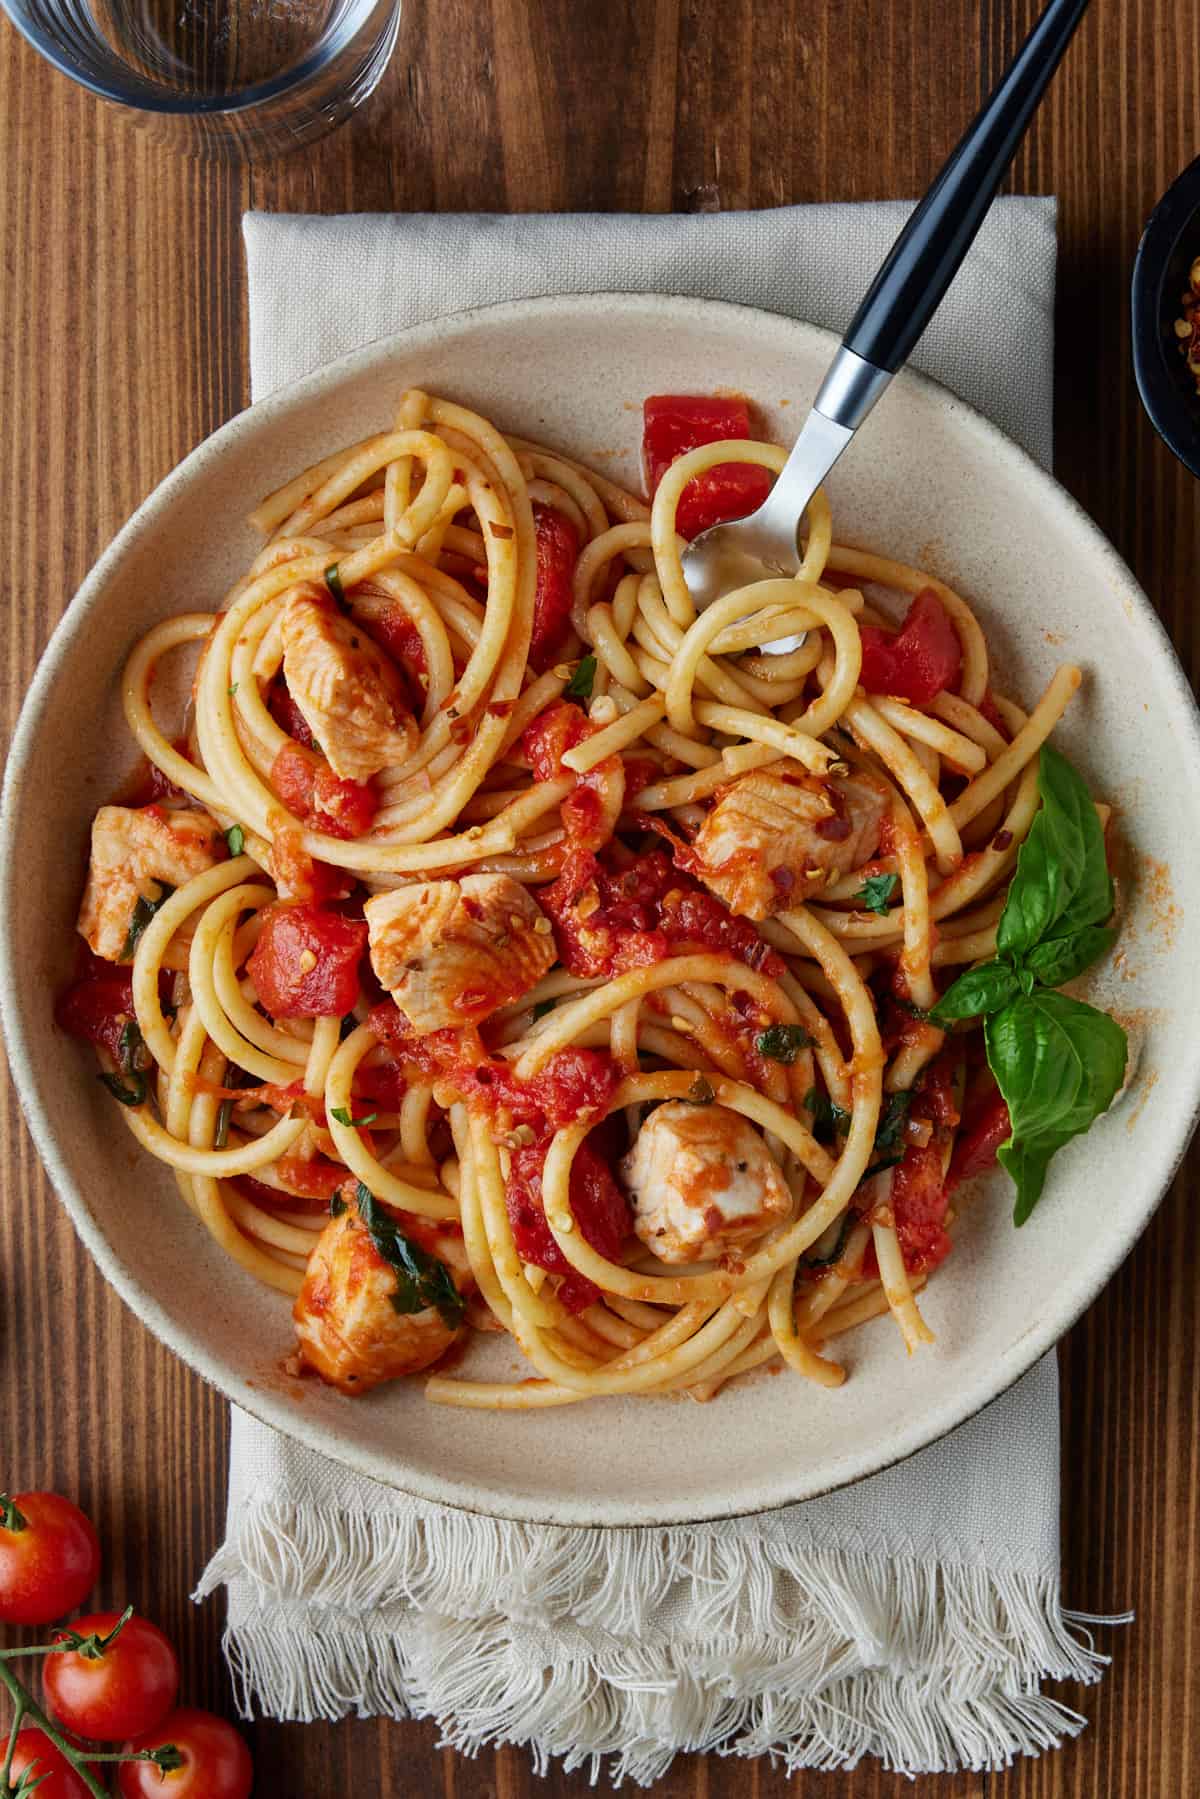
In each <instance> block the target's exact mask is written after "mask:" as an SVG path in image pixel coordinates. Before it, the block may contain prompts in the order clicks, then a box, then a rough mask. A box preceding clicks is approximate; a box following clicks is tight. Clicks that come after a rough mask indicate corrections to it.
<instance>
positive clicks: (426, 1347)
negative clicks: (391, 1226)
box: [292, 1207, 461, 1394]
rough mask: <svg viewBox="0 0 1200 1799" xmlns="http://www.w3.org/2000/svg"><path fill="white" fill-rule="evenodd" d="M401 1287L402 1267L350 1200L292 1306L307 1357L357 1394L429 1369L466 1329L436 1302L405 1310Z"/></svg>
mask: <svg viewBox="0 0 1200 1799" xmlns="http://www.w3.org/2000/svg"><path fill="white" fill-rule="evenodd" d="M452 1272H453V1270H452ZM397 1290H398V1282H397V1277H396V1272H395V1270H394V1269H393V1268H392V1267H391V1266H390V1264H389V1263H388V1262H387V1261H386V1260H385V1258H384V1257H383V1256H382V1255H381V1254H380V1253H379V1250H378V1249H377V1248H376V1246H375V1243H374V1241H373V1240H372V1237H371V1233H370V1232H369V1231H368V1229H367V1227H366V1225H365V1224H364V1223H363V1221H362V1219H361V1218H360V1217H359V1215H358V1212H357V1211H356V1210H355V1209H354V1208H353V1207H350V1208H349V1209H348V1210H347V1211H346V1212H344V1213H343V1214H342V1216H341V1217H340V1218H331V1219H330V1221H329V1223H328V1224H327V1225H326V1226H325V1229H324V1230H323V1231H322V1232H321V1235H320V1236H319V1237H318V1239H317V1246H316V1248H315V1249H314V1250H313V1252H312V1255H311V1256H310V1257H309V1260H308V1272H307V1273H306V1275H305V1277H304V1285H303V1286H302V1287H301V1289H300V1292H299V1294H298V1295H297V1297H296V1304H295V1306H294V1308H293V1311H292V1316H293V1318H294V1319H295V1321H296V1335H297V1337H298V1339H299V1351H300V1360H301V1362H302V1363H304V1364H305V1365H306V1366H308V1367H309V1368H313V1369H315V1370H316V1372H317V1373H318V1374H319V1375H320V1376H321V1379H322V1380H325V1381H328V1382H329V1384H330V1385H331V1386H334V1387H338V1388H340V1389H341V1391H342V1392H343V1393H350V1394H355V1393H366V1392H368V1391H369V1390H370V1388H371V1387H377V1386H378V1385H379V1384H380V1382H381V1381H386V1380H397V1379H398V1378H399V1377H400V1376H401V1375H402V1374H416V1373H417V1372H418V1371H419V1370H420V1369H422V1368H428V1367H429V1365H430V1363H431V1362H436V1361H437V1359H438V1357H439V1356H442V1355H444V1354H445V1352H446V1351H447V1350H448V1349H449V1347H450V1345H451V1344H452V1343H453V1342H455V1341H456V1339H457V1338H458V1337H459V1335H460V1334H461V1332H460V1330H456V1329H454V1328H453V1327H452V1326H451V1325H449V1324H447V1322H446V1320H445V1318H443V1316H442V1314H441V1312H439V1311H438V1309H437V1307H436V1306H428V1307H427V1308H426V1309H425V1310H424V1311H420V1312H398V1311H397V1310H396V1308H395V1306H394V1305H393V1303H392V1300H393V1298H394V1296H395V1294H396V1293H397Z"/></svg>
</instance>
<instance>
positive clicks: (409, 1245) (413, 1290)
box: [357, 1181, 463, 1330]
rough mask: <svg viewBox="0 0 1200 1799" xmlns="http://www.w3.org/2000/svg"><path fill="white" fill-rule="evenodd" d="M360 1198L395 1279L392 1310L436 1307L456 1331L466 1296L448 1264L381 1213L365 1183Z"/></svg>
mask: <svg viewBox="0 0 1200 1799" xmlns="http://www.w3.org/2000/svg"><path fill="white" fill-rule="evenodd" d="M357 1197H358V1215H359V1217H360V1218H361V1219H362V1221H363V1223H364V1224H365V1225H366V1227H367V1230H368V1232H369V1234H370V1238H371V1241H372V1243H373V1244H374V1245H375V1248H376V1250H377V1251H378V1253H379V1254H380V1255H381V1256H382V1257H383V1259H384V1261H385V1262H386V1263H387V1264H388V1266H389V1268H391V1270H392V1272H393V1274H394V1275H395V1276H396V1291H395V1292H394V1293H393V1294H392V1295H391V1301H392V1309H393V1310H394V1311H396V1312H399V1313H401V1315H404V1314H406V1313H409V1312H424V1311H426V1310H428V1308H429V1307H430V1306H436V1307H437V1309H438V1311H439V1312H440V1313H441V1314H442V1317H443V1319H444V1320H445V1322H446V1324H447V1326H448V1327H449V1328H450V1329H451V1330H457V1329H458V1327H459V1325H460V1324H461V1323H462V1316H463V1297H462V1294H461V1293H460V1292H459V1290H458V1288H457V1287H456V1286H455V1284H454V1280H453V1277H452V1276H451V1273H450V1270H449V1269H448V1268H447V1266H446V1264H445V1263H444V1262H439V1260H438V1258H437V1257H436V1256H431V1255H429V1254H427V1253H426V1251H425V1250H423V1249H422V1248H421V1247H420V1245H419V1244H416V1243H414V1242H413V1241H412V1240H411V1238H409V1237H406V1236H405V1235H404V1232H403V1231H402V1230H401V1229H400V1226H399V1225H398V1224H397V1223H396V1220H395V1219H394V1218H393V1217H392V1216H391V1214H390V1213H388V1212H385V1211H383V1210H382V1208H381V1207H380V1206H379V1205H378V1203H377V1202H376V1199H375V1196H374V1194H373V1193H372V1192H371V1190H370V1188H369V1187H367V1186H365V1185H364V1183H363V1182H362V1181H359V1183H358V1188H357Z"/></svg>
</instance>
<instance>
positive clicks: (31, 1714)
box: [0, 1659, 109, 1799]
mask: <svg viewBox="0 0 1200 1799" xmlns="http://www.w3.org/2000/svg"><path fill="white" fill-rule="evenodd" d="M0 1685H2V1686H6V1687H7V1688H8V1690H9V1692H10V1694H11V1695H12V1702H13V1704H14V1705H15V1706H16V1708H17V1717H18V1719H20V1718H21V1717H23V1716H24V1717H27V1718H28V1719H29V1720H30V1722H31V1723H33V1724H36V1725H37V1727H38V1729H39V1730H40V1731H41V1732H42V1734H43V1736H47V1737H49V1739H50V1741H51V1742H52V1743H53V1744H54V1747H55V1748H56V1749H57V1750H58V1751H59V1753H60V1754H61V1755H65V1756H66V1758H67V1760H68V1761H69V1762H70V1764H71V1766H72V1767H73V1768H74V1770H75V1772H76V1773H77V1774H78V1776H79V1778H80V1780H82V1782H83V1784H84V1786H85V1787H86V1788H87V1790H88V1792H89V1793H90V1794H91V1795H92V1799H109V1795H108V1794H107V1793H106V1792H105V1791H104V1788H103V1787H102V1786H101V1785H100V1783H99V1781H98V1780H96V1779H95V1778H94V1776H93V1775H92V1774H91V1773H90V1772H89V1770H88V1766H87V1763H86V1762H85V1761H84V1759H83V1756H82V1755H81V1754H80V1753H79V1751H78V1750H77V1749H76V1748H75V1747H74V1746H73V1745H72V1744H71V1743H68V1741H67V1739H66V1737H64V1736H63V1734H62V1732H61V1731H60V1730H57V1729H56V1728H55V1727H54V1725H53V1724H52V1723H51V1722H50V1720H49V1718H48V1717H47V1716H46V1714H45V1712H44V1711H43V1710H42V1708H41V1706H40V1705H37V1704H36V1703H35V1702H34V1700H33V1699H31V1698H30V1696H29V1694H28V1693H27V1692H26V1690H25V1688H24V1687H23V1686H22V1685H21V1683H20V1681H19V1680H18V1679H17V1677H16V1675H15V1674H14V1673H12V1671H11V1670H10V1669H9V1668H8V1666H7V1665H6V1662H5V1661H4V1660H3V1659H0ZM15 1741H16V1738H15V1736H14V1738H13V1742H15ZM11 1753H12V1750H11V1745H10V1749H9V1757H10V1761H11ZM6 1772H7V1771H6ZM6 1784H7V1780H6Z"/></svg>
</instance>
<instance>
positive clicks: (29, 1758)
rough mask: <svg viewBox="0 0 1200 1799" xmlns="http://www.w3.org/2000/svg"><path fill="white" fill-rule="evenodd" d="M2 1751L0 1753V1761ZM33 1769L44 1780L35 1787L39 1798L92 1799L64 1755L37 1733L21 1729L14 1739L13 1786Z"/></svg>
mask: <svg viewBox="0 0 1200 1799" xmlns="http://www.w3.org/2000/svg"><path fill="white" fill-rule="evenodd" d="M2 1760H3V1751H2V1750H0V1761H2ZM30 1770H32V1771H33V1772H34V1773H35V1774H40V1775H44V1776H45V1778H44V1779H43V1780H42V1781H41V1782H40V1784H39V1786H38V1787H37V1795H38V1799H91V1794H90V1793H89V1792H88V1790H87V1787H86V1786H85V1785H84V1783H83V1781H82V1780H81V1779H80V1777H79V1775H78V1774H77V1773H76V1772H75V1770H74V1768H73V1767H72V1766H71V1764H70V1762H69V1761H68V1760H67V1758H66V1756H65V1755H64V1754H63V1753H62V1751H61V1750H60V1749H56V1748H55V1746H54V1744H53V1743H52V1742H51V1741H50V1738H49V1737H47V1736H43V1735H42V1732H41V1731H40V1730H36V1729H30V1730H23V1731H21V1732H20V1734H19V1735H18V1737H17V1742H16V1747H15V1748H14V1750H13V1758H12V1784H13V1786H16V1785H17V1781H18V1777H19V1776H20V1775H22V1774H27V1773H29V1772H30Z"/></svg>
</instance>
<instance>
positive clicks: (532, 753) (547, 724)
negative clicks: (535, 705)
mask: <svg viewBox="0 0 1200 1799" xmlns="http://www.w3.org/2000/svg"><path fill="white" fill-rule="evenodd" d="M596 729H597V727H596V726H595V725H594V724H593V723H592V721H591V719H590V718H589V717H588V716H587V714H586V712H584V711H583V709H582V707H580V706H573V705H572V704H571V703H570V701H569V700H557V701H556V702H555V704H554V705H553V706H547V707H546V710H545V711H544V712H539V713H538V715H537V717H536V718H535V719H534V720H533V723H532V724H529V725H526V727H525V730H524V731H523V732H522V734H521V748H522V750H523V751H524V753H525V755H526V756H527V757H528V759H529V768H530V772H531V773H532V775H533V778H534V780H535V781H557V780H558V779H559V778H560V776H562V775H563V774H565V773H566V772H567V771H566V770H565V769H564V768H563V761H562V759H563V757H564V755H565V754H566V752H567V751H568V750H573V749H575V748H576V747H577V746H578V745H579V744H581V743H582V742H583V741H584V740H585V738H588V737H591V736H592V734H593V733H594V732H595V730H596Z"/></svg>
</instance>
